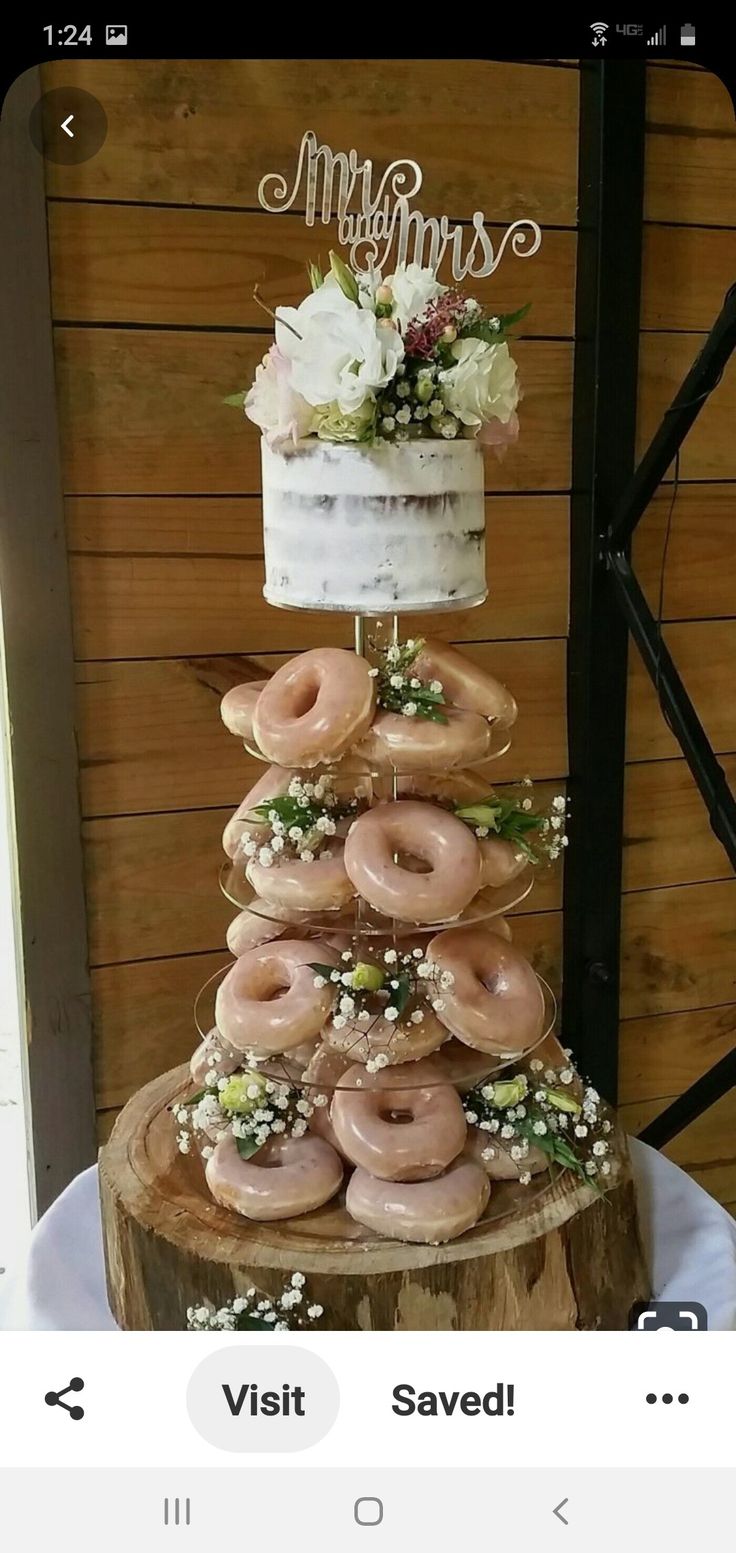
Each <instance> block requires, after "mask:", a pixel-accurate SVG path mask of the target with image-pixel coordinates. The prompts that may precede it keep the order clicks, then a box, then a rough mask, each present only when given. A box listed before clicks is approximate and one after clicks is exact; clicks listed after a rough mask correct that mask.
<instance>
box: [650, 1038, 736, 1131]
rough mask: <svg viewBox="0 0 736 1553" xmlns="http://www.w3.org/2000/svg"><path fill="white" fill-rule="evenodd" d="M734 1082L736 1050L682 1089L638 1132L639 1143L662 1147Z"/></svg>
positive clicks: (728, 1053) (719, 1097) (730, 1087)
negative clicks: (682, 1092)
mask: <svg viewBox="0 0 736 1553" xmlns="http://www.w3.org/2000/svg"><path fill="white" fill-rule="evenodd" d="M734 1084H736V1051H732V1052H727V1054H726V1056H725V1057H722V1058H721V1061H720V1062H717V1063H715V1065H714V1066H713V1067H712V1068H709V1070H708V1072H707V1073H704V1074H703V1077H702V1078H699V1079H696V1082H695V1083H694V1084H691V1085H690V1088H689V1089H686V1090H685V1093H684V1094H683V1095H680V1096H679V1097H678V1099H677V1100H673V1102H672V1105H668V1107H667V1110H666V1111H662V1112H661V1113H660V1115H659V1116H655V1118H654V1121H653V1122H650V1123H649V1126H648V1127H645V1128H644V1131H643V1132H642V1133H640V1135H639V1136H640V1137H641V1140H642V1143H650V1144H651V1145H652V1148H655V1149H663V1148H664V1146H665V1144H666V1143H669V1142H670V1141H671V1139H672V1138H674V1137H676V1136H677V1134H678V1132H682V1131H683V1130H684V1128H685V1127H689V1126H690V1123H691V1122H694V1121H696V1120H697V1118H698V1117H699V1116H702V1114H703V1111H707V1109H708V1107H709V1106H710V1105H714V1104H715V1102H716V1100H720V1099H722V1097H723V1095H725V1094H727V1093H728V1091H729V1089H732V1088H733V1086H734Z"/></svg>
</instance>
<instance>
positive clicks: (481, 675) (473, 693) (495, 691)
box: [412, 637, 519, 728]
mask: <svg viewBox="0 0 736 1553" xmlns="http://www.w3.org/2000/svg"><path fill="white" fill-rule="evenodd" d="M412 671H413V673H415V674H416V675H417V677H418V678H419V679H422V680H425V681H427V680H433V679H438V680H440V681H441V683H442V689H443V692H444V696H445V700H446V701H451V702H452V704H453V706H461V707H463V708H464V710H465V711H467V712H479V713H480V715H481V717H487V718H489V719H490V720H491V721H492V722H494V723H496V724H497V725H498V727H499V728H511V727H512V725H513V724H514V723H515V722H516V718H517V715H518V710H519V709H518V707H517V705H516V702H515V700H514V698H513V696H512V695H511V694H510V692H509V691H508V690H507V689H506V686H505V685H502V684H501V683H500V681H499V680H497V679H494V678H493V675H492V674H486V673H485V670H483V669H479V668H478V665H477V664H475V663H472V662H471V660H470V659H469V658H466V657H465V655H464V653H461V652H458V651H457V649H456V648H455V647H449V646H448V644H447V642H438V641H436V640H434V639H433V638H432V637H428V638H427V640H426V641H425V643H424V646H423V647H421V648H420V650H419V652H418V654H417V656H416V658H415V659H414V663H413V665H412Z"/></svg>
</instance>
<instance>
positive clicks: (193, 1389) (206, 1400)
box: [187, 1343, 340, 1451]
mask: <svg viewBox="0 0 736 1553" xmlns="http://www.w3.org/2000/svg"><path fill="white" fill-rule="evenodd" d="M339 1408H340V1392H339V1389H338V1385H337V1381H336V1379H335V1376H334V1375H333V1373H332V1370H331V1369H330V1368H329V1366H328V1365H326V1364H325V1363H324V1361H323V1360H322V1359H318V1358H317V1355H316V1354H313V1353H309V1352H308V1351H307V1350H306V1349H304V1348H282V1347H281V1346H280V1345H279V1344H274V1345H273V1347H271V1346H270V1345H268V1344H267V1343H264V1344H263V1345H261V1344H259V1345H258V1346H256V1345H255V1344H253V1346H251V1345H250V1344H243V1346H242V1347H239V1348H221V1349H218V1351H217V1352H216V1353H211V1354H210V1355H209V1356H208V1358H206V1359H203V1361H202V1363H201V1364H199V1365H198V1366H197V1368H196V1370H195V1371H194V1374H193V1375H192V1378H191V1380H190V1382H189V1385H188V1387H187V1409H188V1412H189V1417H190V1418H191V1420H192V1423H193V1424H194V1427H195V1429H196V1430H197V1432H198V1434H201V1436H202V1438H203V1439H204V1440H207V1442H208V1443H209V1444H210V1445H215V1446H216V1447H217V1449H218V1450H221V1451H303V1450H306V1448H307V1447H308V1446H310V1445H316V1444H317V1441H318V1440H321V1439H323V1438H324V1436H325V1435H326V1434H328V1433H329V1431H330V1429H331V1428H332V1426H333V1424H334V1422H335V1419H336V1418H337V1415H338V1412H339Z"/></svg>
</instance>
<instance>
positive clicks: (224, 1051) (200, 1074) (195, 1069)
mask: <svg viewBox="0 0 736 1553" xmlns="http://www.w3.org/2000/svg"><path fill="white" fill-rule="evenodd" d="M242 1056H243V1053H242V1052H238V1051H235V1050H234V1048H233V1047H232V1046H228V1044H227V1042H226V1041H223V1039H222V1036H221V1035H220V1032H219V1030H218V1029H217V1026H216V1025H215V1027H214V1029H213V1030H210V1031H209V1034H208V1035H206V1036H205V1038H204V1040H203V1041H200V1043H199V1046H198V1047H197V1049H196V1051H195V1052H194V1053H193V1054H192V1058H191V1061H190V1063H189V1074H190V1077H191V1080H192V1083H193V1084H196V1086H197V1088H198V1089H200V1088H201V1087H202V1085H203V1084H206V1082H207V1075H208V1074H209V1073H217V1074H219V1075H221V1076H222V1077H223V1078H226V1077H227V1075H228V1074H229V1073H234V1072H235V1069H236V1068H238V1067H239V1066H240V1063H241V1060H242Z"/></svg>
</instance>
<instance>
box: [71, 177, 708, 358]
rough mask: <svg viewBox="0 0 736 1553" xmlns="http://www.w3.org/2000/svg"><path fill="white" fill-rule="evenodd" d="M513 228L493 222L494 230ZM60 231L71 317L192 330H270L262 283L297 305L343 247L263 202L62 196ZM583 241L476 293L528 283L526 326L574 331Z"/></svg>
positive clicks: (553, 238)
mask: <svg viewBox="0 0 736 1553" xmlns="http://www.w3.org/2000/svg"><path fill="white" fill-rule="evenodd" d="M486 208H487V209H488V208H490V206H489V205H486ZM504 231H505V227H494V226H491V227H490V232H491V240H492V241H494V242H498V241H499V240H500V239H502V237H503V233H504ZM49 241H50V245H51V270H52V280H53V306H54V316H55V318H56V319H58V320H59V321H60V322H66V323H69V322H74V323H82V322H85V323H104V324H116V323H118V324H120V323H133V324H140V325H143V326H145V325H146V324H155V325H158V326H159V327H160V326H161V325H162V324H168V325H173V326H180V327H183V328H190V329H191V328H199V329H203V328H226V329H228V328H229V329H236V328H237V329H243V328H249V329H260V330H263V328H264V327H265V320H264V316H263V309H262V307H260V306H259V305H258V302H257V301H256V300H255V298H254V296H253V288H254V286H256V285H257V286H258V288H259V295H260V297H261V299H262V301H263V302H264V303H265V304H266V305H267V306H268V307H271V308H274V307H277V306H291V307H296V306H298V304H299V302H301V300H302V298H303V297H304V289H305V283H306V264H307V261H308V260H310V259H314V258H315V257H316V256H317V255H319V256H321V258H322V262H323V264H325V265H326V263H327V254H328V252H329V250H330V248H336V247H337V246H338V236H337V226H336V223H334V222H333V223H332V224H331V225H330V226H322V225H320V226H318V227H317V228H316V229H315V228H314V227H307V226H305V223H304V220H303V217H301V216H291V215H286V216H282V217H281V218H280V219H279V221H278V222H275V221H274V218H273V216H270V215H268V214H266V213H265V212H263V211H250V212H247V213H246V212H243V211H233V210H201V209H200V210H197V209H188V210H187V209H181V208H179V207H166V206H162V205H118V204H107V203H105V204H100V205H93V204H84V203H77V202H74V201H72V202H70V203H65V202H59V201H52V202H51V203H50V205H49ZM576 241H577V240H576V234H575V233H574V232H572V231H559V232H555V231H552V232H547V233H545V237H544V242H543V244H542V247H541V249H540V250H539V253H538V254H535V255H534V259H533V262H532V263H530V264H528V265H527V266H526V267H525V268H522V269H521V270H520V271H519V270H518V269H517V267H516V266H512V265H509V266H507V265H504V264H502V265H501V266H500V268H499V270H498V271H497V272H496V274H494V275H490V276H486V278H485V279H483V280H479V281H478V282H476V283H475V284H474V291H475V294H476V296H477V297H478V298H479V299H480V300H481V301H484V302H488V303H489V304H491V305H492V306H493V307H494V308H496V309H497V310H498V311H499V312H512V311H514V310H515V309H516V308H517V307H518V306H519V301H518V297H519V290H518V288H519V285H521V286H522V288H523V294H524V299H525V300H526V301H528V302H530V303H531V312H530V314H529V317H528V319H527V321H526V323H525V326H524V327H525V333H526V334H527V335H535V334H540V335H547V336H549V335H559V336H562V337H564V338H570V337H571V336H572V334H573V333H574V318H573V312H574V306H575V295H574V293H575V250H576ZM696 327H699V326H698V325H696Z"/></svg>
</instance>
